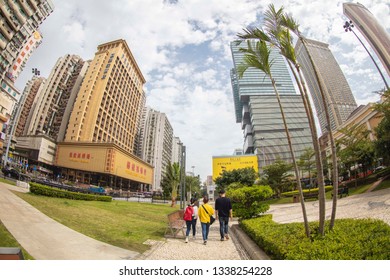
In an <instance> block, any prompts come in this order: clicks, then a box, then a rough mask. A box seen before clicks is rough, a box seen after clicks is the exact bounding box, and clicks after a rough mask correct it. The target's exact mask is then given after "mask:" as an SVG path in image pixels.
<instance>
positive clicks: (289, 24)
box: [281, 15, 339, 230]
mask: <svg viewBox="0 0 390 280" xmlns="http://www.w3.org/2000/svg"><path fill="white" fill-rule="evenodd" d="M281 24H282V25H283V26H284V27H286V28H288V29H289V30H291V31H292V32H294V33H295V34H296V35H297V36H298V38H299V40H300V41H301V43H302V46H303V47H304V48H305V50H306V53H307V54H308V57H309V60H310V63H311V65H312V67H313V70H314V74H315V77H316V79H317V81H318V83H317V84H318V87H319V89H320V94H321V100H322V102H323V108H324V113H325V119H326V123H327V126H326V128H327V132H328V136H329V140H330V146H331V152H332V153H331V156H332V165H333V169H332V171H333V172H332V178H333V204H332V214H331V219H330V224H329V228H330V230H332V229H333V227H334V223H335V220H336V210H337V193H338V184H339V174H338V168H337V166H338V164H337V149H336V142H335V140H334V137H333V132H332V127H331V122H330V116H329V111H328V104H327V100H330V99H329V98H328V99H326V98H325V89H324V87H323V85H324V84H325V83H324V82H323V81H321V80H322V79H321V77H320V75H319V74H318V70H317V68H316V66H315V64H314V62H313V58H312V56H311V54H310V52H309V51H308V49H307V42H306V40H305V37H304V36H302V34H301V32H300V31H299V24H298V23H297V22H296V21H295V20H294V19H293V18H292V17H291V16H289V15H285V16H283V19H282V23H281ZM324 195H325V193H324Z"/></svg>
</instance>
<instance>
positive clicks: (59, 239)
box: [0, 183, 139, 260]
mask: <svg viewBox="0 0 390 280" xmlns="http://www.w3.org/2000/svg"><path fill="white" fill-rule="evenodd" d="M11 190H16V191H24V192H26V191H27V190H26V189H24V188H21V187H15V186H11V185H8V184H4V183H0V220H1V221H2V223H3V224H4V225H5V227H6V228H7V229H8V230H9V231H10V232H11V234H12V235H13V236H14V237H15V239H16V240H17V241H18V242H19V243H20V245H21V246H22V247H23V248H24V249H25V250H26V251H27V252H29V254H30V255H32V256H33V257H34V258H35V259H37V260H127V259H134V258H135V257H137V256H138V254H139V253H137V252H133V251H129V250H125V249H122V248H119V247H115V246H112V245H109V244H106V243H103V242H100V241H97V240H95V239H92V238H90V237H88V236H85V235H83V234H81V233H78V232H77V231H74V230H72V229H70V228H68V227H66V226H64V225H62V224H60V223H58V222H56V221H55V220H53V219H51V218H49V217H47V216H46V215H44V214H43V213H42V212H40V211H38V210H37V209H36V208H34V207H32V206H31V205H30V204H28V203H27V202H25V201H24V200H23V199H21V198H19V197H18V196H16V195H15V194H13V193H12V192H11Z"/></svg>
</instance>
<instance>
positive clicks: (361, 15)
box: [343, 3, 390, 76]
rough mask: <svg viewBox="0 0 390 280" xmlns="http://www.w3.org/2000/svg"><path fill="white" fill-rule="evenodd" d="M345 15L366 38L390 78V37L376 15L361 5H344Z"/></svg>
mask: <svg viewBox="0 0 390 280" xmlns="http://www.w3.org/2000/svg"><path fill="white" fill-rule="evenodd" d="M343 12H344V14H345V15H346V16H347V17H348V18H349V19H350V20H352V22H353V24H354V26H356V28H357V29H359V31H360V33H361V34H363V36H364V37H365V38H366V40H367V42H368V43H369V44H370V45H371V47H372V49H373V50H374V51H375V53H376V55H377V56H378V58H379V60H380V61H381V62H382V65H383V67H384V68H385V69H386V71H387V75H388V76H390V35H389V33H388V32H387V31H386V29H385V28H384V27H383V26H382V25H381V24H380V23H379V21H378V20H377V19H376V18H375V17H374V15H373V14H372V13H371V12H370V11H369V10H368V9H367V8H366V7H365V6H363V5H362V4H360V3H343Z"/></svg>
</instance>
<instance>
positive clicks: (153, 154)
mask: <svg viewBox="0 0 390 280" xmlns="http://www.w3.org/2000/svg"><path fill="white" fill-rule="evenodd" d="M142 123H143V128H141V130H142V134H141V138H142V139H143V140H142V149H141V158H142V159H143V160H145V161H146V162H147V163H149V164H151V165H152V166H154V179H153V190H155V191H156V190H161V180H162V178H163V176H164V174H165V171H166V168H167V166H168V164H172V163H173V162H172V159H173V152H172V150H173V146H174V145H173V143H174V136H173V129H172V126H171V124H170V122H169V120H168V118H167V116H166V114H164V113H160V112H158V111H156V110H153V109H151V108H150V107H145V108H144V110H143V114H142ZM180 159H181V158H180ZM179 164H180V162H179Z"/></svg>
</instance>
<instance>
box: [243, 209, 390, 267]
mask: <svg viewBox="0 0 390 280" xmlns="http://www.w3.org/2000/svg"><path fill="white" fill-rule="evenodd" d="M327 226H328V223H327ZM241 227H242V228H243V229H244V231H245V232H247V234H248V235H249V236H250V237H251V238H252V239H253V240H254V241H255V242H256V243H257V244H258V245H259V246H260V247H261V248H262V249H263V250H264V251H265V252H266V253H267V254H268V255H269V256H270V257H271V258H272V259H280V260H389V259H390V226H389V225H388V224H386V223H384V222H383V221H380V220H372V219H356V220H355V219H340V220H336V223H335V227H334V229H333V231H329V232H326V234H325V236H320V235H317V234H316V232H317V229H318V222H311V223H310V229H311V232H312V237H311V238H310V239H309V238H307V237H306V235H305V229H304V225H303V223H291V224H277V223H275V222H273V221H272V219H271V216H270V215H267V216H264V217H260V218H255V219H251V220H245V221H242V223H241Z"/></svg>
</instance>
